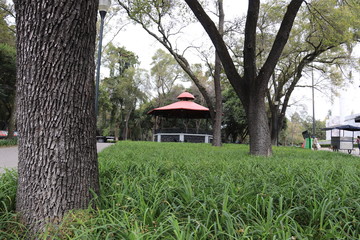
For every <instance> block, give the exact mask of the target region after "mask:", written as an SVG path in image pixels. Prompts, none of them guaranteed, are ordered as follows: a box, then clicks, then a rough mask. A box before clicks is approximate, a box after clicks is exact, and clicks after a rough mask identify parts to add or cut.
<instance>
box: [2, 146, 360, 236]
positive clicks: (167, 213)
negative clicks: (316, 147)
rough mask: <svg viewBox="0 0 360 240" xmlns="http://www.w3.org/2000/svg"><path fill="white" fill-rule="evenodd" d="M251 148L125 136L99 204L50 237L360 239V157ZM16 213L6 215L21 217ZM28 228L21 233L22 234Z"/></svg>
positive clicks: (104, 176)
mask: <svg viewBox="0 0 360 240" xmlns="http://www.w3.org/2000/svg"><path fill="white" fill-rule="evenodd" d="M248 151H249V150H248V147H247V146H245V145H225V146H224V147H221V148H216V147H211V146H210V145H207V144H191V143H153V142H119V143H117V144H116V145H115V146H112V147H110V148H108V149H105V150H104V151H103V152H102V153H101V154H100V155H99V163H100V181H101V195H100V196H98V197H97V198H96V199H95V202H96V205H97V208H96V209H92V208H89V209H87V210H77V211H72V212H70V213H68V215H67V216H66V217H65V220H64V221H63V224H62V225H61V226H60V227H58V228H51V227H49V228H48V231H47V232H46V233H44V234H43V235H42V236H41V237H40V239H186V240H188V239H358V238H359V237H360V224H359V219H360V184H359V183H360V174H359V173H360V161H359V160H360V159H359V158H357V157H353V156H349V155H346V154H341V153H333V152H325V151H324V152H320V151H318V152H313V151H310V150H304V149H297V148H285V147H280V148H274V156H273V157H271V158H264V157H254V156H250V155H248ZM1 179H2V178H1ZM10 182H11V181H10ZM11 183H12V184H14V182H11ZM1 190H2V189H1ZM7 194H8V195H12V196H14V194H15V192H10V193H7ZM5 195H6V194H5ZM1 201H2V202H3V198H1ZM4 205H6V206H8V205H9V204H7V203H5V204H4ZM10 208H12V209H10ZM9 209H10V210H11V211H10V210H9ZM9 209H8V210H6V211H7V212H6V213H7V214H4V216H7V217H8V219H14V215H13V212H12V210H13V207H9ZM2 221H3V220H0V226H4V225H6V221H5V223H3V222H2ZM18 229H20V230H21V231H23V228H22V227H21V226H20V225H19V227H18ZM20 230H19V231H20ZM1 231H3V232H6V231H7V230H6V229H5V230H4V229H1V228H0V234H1ZM19 231H18V232H17V234H18V236H16V235H14V236H15V237H14V238H13V239H21V235H20V234H19ZM21 231H20V232H21ZM0 236H1V235H0ZM0 238H1V237H0Z"/></svg>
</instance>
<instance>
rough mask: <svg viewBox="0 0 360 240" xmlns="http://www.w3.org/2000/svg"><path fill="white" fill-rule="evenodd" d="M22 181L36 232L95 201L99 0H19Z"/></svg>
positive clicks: (20, 199)
mask: <svg viewBox="0 0 360 240" xmlns="http://www.w3.org/2000/svg"><path fill="white" fill-rule="evenodd" d="M14 3H15V10H16V23H17V24H16V26H17V67H18V68H17V81H18V82H17V83H18V88H17V94H18V95H17V96H18V97H17V106H18V109H17V120H18V129H19V133H20V138H19V164H18V172H19V181H18V191H17V201H16V208H17V211H18V212H19V213H20V216H21V219H22V221H23V222H24V223H25V224H26V225H28V226H30V227H31V229H32V231H33V232H35V231H42V230H43V228H44V225H45V224H47V223H54V224H56V223H59V222H60V221H61V219H62V217H63V216H64V214H65V213H66V212H67V211H68V210H70V209H80V208H86V207H88V204H89V202H90V200H91V198H92V191H94V192H95V193H98V191H99V180H98V164H97V153H96V138H95V131H96V123H95V109H94V91H95V87H94V70H95V65H94V51H95V37H96V14H97V5H98V2H97V1H87V0H67V1H50V0H38V1H30V0H23V1H19V0H16V1H14Z"/></svg>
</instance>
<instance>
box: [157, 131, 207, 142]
mask: <svg viewBox="0 0 360 240" xmlns="http://www.w3.org/2000/svg"><path fill="white" fill-rule="evenodd" d="M211 141H212V135H209V134H195V133H156V134H155V135H154V142H192V143H211Z"/></svg>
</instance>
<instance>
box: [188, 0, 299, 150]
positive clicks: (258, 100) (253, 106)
mask: <svg viewBox="0 0 360 240" xmlns="http://www.w3.org/2000/svg"><path fill="white" fill-rule="evenodd" d="M185 2H186V3H187V5H188V6H189V7H190V9H191V10H192V12H193V13H194V15H195V16H196V17H197V19H198V20H199V22H200V23H201V25H202V26H203V28H204V29H205V31H206V32H207V34H208V36H209V37H210V39H211V41H212V43H213V45H214V46H215V48H216V51H217V54H218V55H219V57H220V59H221V62H222V64H223V67H224V70H225V73H226V75H227V77H228V79H229V81H230V83H231V85H232V86H233V88H234V90H235V92H236V93H237V95H238V96H239V98H240V100H241V102H242V104H243V106H244V108H245V111H246V114H247V118H248V122H249V123H250V124H249V135H250V154H252V155H261V156H270V155H271V154H272V147H271V138H270V129H269V123H268V120H267V115H266V108H265V94H266V90H267V85H268V82H269V79H270V76H271V74H272V72H273V71H274V68H275V66H276V64H277V62H278V60H279V57H280V55H281V53H282V51H283V49H284V46H285V44H286V42H287V40H288V38H289V34H290V31H291V28H292V25H293V22H294V19H295V17H296V15H297V12H298V10H299V8H300V6H301V4H302V3H303V2H304V0H291V1H290V3H289V4H288V6H287V11H286V13H285V15H284V17H283V20H282V23H281V25H280V28H279V30H278V33H277V35H276V38H275V40H274V43H273V46H272V48H271V51H270V53H269V55H268V57H267V59H266V61H265V63H264V65H263V66H262V67H261V68H260V70H259V71H258V69H257V66H256V54H255V52H256V25H257V20H258V15H259V8H260V0H249V8H248V13H247V19H246V26H245V44H244V76H243V77H242V76H240V75H239V73H238V71H237V69H236V67H235V65H234V61H233V60H232V58H231V56H230V54H229V51H228V49H227V47H226V45H225V43H224V41H223V39H222V37H221V35H220V33H219V31H218V29H217V28H216V26H215V24H214V22H213V21H212V20H211V19H210V17H209V16H208V15H207V14H206V12H205V11H204V9H203V8H202V6H201V4H200V3H199V2H198V1H196V0H185Z"/></svg>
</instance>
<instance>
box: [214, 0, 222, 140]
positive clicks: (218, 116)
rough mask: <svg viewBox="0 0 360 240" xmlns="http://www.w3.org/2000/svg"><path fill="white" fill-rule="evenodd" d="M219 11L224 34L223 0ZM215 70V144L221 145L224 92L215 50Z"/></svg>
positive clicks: (218, 60)
mask: <svg viewBox="0 0 360 240" xmlns="http://www.w3.org/2000/svg"><path fill="white" fill-rule="evenodd" d="M217 5H218V11H219V25H218V29H219V34H220V35H221V36H223V35H224V21H225V14H224V8H223V0H218V1H217ZM214 68H215V71H214V88H215V117H214V124H213V128H214V129H213V143H212V144H213V146H221V145H222V142H221V121H222V115H223V108H222V93H221V82H220V81H221V69H222V66H221V60H220V58H219V56H218V55H217V53H216V52H215V67H214Z"/></svg>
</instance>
